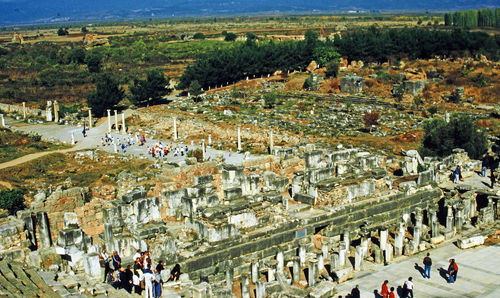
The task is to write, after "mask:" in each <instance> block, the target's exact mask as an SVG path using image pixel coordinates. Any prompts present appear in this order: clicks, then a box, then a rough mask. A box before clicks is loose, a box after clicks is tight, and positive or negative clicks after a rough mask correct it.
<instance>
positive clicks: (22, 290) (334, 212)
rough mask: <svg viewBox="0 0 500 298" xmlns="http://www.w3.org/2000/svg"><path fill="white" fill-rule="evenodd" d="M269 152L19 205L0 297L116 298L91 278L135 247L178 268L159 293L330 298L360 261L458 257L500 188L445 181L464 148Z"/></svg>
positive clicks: (467, 172) (1, 250)
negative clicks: (400, 154)
mask: <svg viewBox="0 0 500 298" xmlns="http://www.w3.org/2000/svg"><path fill="white" fill-rule="evenodd" d="M273 149H274V150H273V152H272V153H273V154H272V155H268V156H262V157H258V158H253V159H247V160H244V161H243V162H242V163H241V164H228V163H223V162H216V161H210V162H205V163H201V164H193V165H186V166H183V167H182V168H177V170H173V169H172V168H165V170H164V172H163V173H164V174H163V175H162V177H158V178H157V179H159V181H161V180H162V179H166V180H170V181H172V179H178V180H175V181H181V182H179V183H180V184H179V185H181V184H182V187H178V188H175V189H173V188H163V189H162V188H155V191H154V192H151V191H149V190H147V189H145V188H144V187H142V186H138V181H140V180H141V178H140V177H137V176H135V175H134V174H132V173H125V172H123V173H121V174H120V175H119V177H118V178H117V181H116V185H117V189H116V191H115V189H111V188H109V189H108V188H100V189H89V188H71V187H70V186H64V185H61V186H59V187H58V188H56V189H55V190H53V191H51V192H50V191H47V190H40V192H39V193H38V194H36V196H35V200H34V201H33V202H32V203H31V205H30V207H29V209H26V210H23V211H20V212H18V213H17V215H16V216H7V215H6V214H5V213H2V215H1V218H0V236H1V237H0V256H1V258H2V261H1V262H0V272H1V273H2V274H1V275H0V295H8V296H10V295H13V296H33V295H38V296H45V297H49V296H50V297H55V296H57V295H60V296H78V295H83V294H85V295H100V294H107V295H110V296H118V295H120V296H125V297H126V296H128V295H129V294H128V293H127V292H125V290H116V289H114V288H113V287H111V286H110V285H108V284H103V283H101V281H102V271H101V267H100V264H99V252H100V251H101V250H102V248H107V250H108V251H115V250H116V251H118V252H119V254H120V255H121V256H123V263H124V264H127V263H128V264H130V263H132V255H133V254H134V253H135V251H136V250H137V249H141V250H149V251H150V252H151V256H152V259H153V260H154V261H155V262H157V261H158V260H164V261H165V264H166V268H172V266H173V265H174V264H176V263H178V264H180V265H181V268H182V273H183V274H182V275H181V278H180V280H179V282H167V283H165V284H164V285H163V289H164V291H165V292H166V293H167V294H171V295H174V296H175V297H181V296H183V297H232V296H233V295H237V296H239V297H259V298H260V297H277V296H278V295H285V296H286V297H331V296H332V295H333V294H334V293H335V288H336V284H337V283H341V282H343V281H345V280H346V279H348V278H350V277H351V276H352V274H353V272H356V271H362V270H365V268H367V266H369V265H370V264H389V263H391V262H393V261H394V260H397V259H400V258H404V257H405V256H409V255H413V254H415V253H418V252H421V251H424V250H427V249H429V248H432V247H435V246H436V245H438V244H439V243H441V242H444V241H448V240H451V239H455V240H457V245H458V246H459V247H460V248H464V249H466V248H469V247H473V246H476V245H480V244H482V243H483V242H484V239H485V237H487V236H488V235H490V234H492V233H494V229H493V230H492V227H493V225H494V224H495V221H496V220H497V219H498V215H499V203H498V199H499V198H500V197H499V196H498V195H497V193H495V192H493V191H488V190H485V189H477V188H475V187H473V186H471V185H468V184H464V183H461V184H458V185H451V186H450V184H446V183H444V184H443V182H446V181H449V174H450V172H451V171H452V170H453V169H454V167H455V166H456V165H457V164H461V165H462V175H463V176H464V177H469V176H472V175H473V173H474V172H473V171H474V170H475V169H478V168H480V166H481V164H480V161H477V160H471V159H470V158H469V157H468V156H467V154H466V153H465V152H464V151H463V150H462V149H456V150H455V151H454V153H453V154H452V155H450V156H448V157H446V158H444V159H435V158H424V159H422V158H421V157H420V156H419V154H418V152H416V151H414V150H413V151H412V150H410V151H408V152H404V154H405V156H404V158H402V159H396V158H392V157H388V156H385V155H381V154H377V153H374V152H370V151H366V150H363V149H360V148H340V149H336V150H332V149H323V148H318V147H317V146H315V145H312V144H303V145H297V146H293V147H279V146H274V148H273ZM192 173H198V174H197V175H192ZM189 175H191V176H192V177H189ZM179 177H180V178H179ZM182 177H184V178H182ZM188 177H189V178H188ZM443 185H446V186H443ZM497 189H498V188H496V189H495V190H497ZM24 265H28V266H24ZM165 275H166V277H168V275H169V270H165ZM164 280H166V278H165V279H164ZM19 281H20V282H19ZM281 297H282V296H281Z"/></svg>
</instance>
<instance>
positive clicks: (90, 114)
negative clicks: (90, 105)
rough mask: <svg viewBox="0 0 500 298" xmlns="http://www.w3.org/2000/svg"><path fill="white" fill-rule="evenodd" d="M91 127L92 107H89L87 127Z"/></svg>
mask: <svg viewBox="0 0 500 298" xmlns="http://www.w3.org/2000/svg"><path fill="white" fill-rule="evenodd" d="M91 128H92V109H89V129H91Z"/></svg>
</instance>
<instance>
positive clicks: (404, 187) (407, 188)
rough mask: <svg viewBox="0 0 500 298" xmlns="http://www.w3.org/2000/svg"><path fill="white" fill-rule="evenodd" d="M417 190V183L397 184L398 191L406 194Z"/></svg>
mask: <svg viewBox="0 0 500 298" xmlns="http://www.w3.org/2000/svg"><path fill="white" fill-rule="evenodd" d="M416 188H417V183H416V182H415V181H406V182H401V183H400V184H399V191H401V192H404V193H406V194H411V193H414V192H415V190H416Z"/></svg>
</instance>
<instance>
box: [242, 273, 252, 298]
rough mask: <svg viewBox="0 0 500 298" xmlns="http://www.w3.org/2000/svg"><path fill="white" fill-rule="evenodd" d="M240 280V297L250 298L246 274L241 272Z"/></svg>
mask: <svg viewBox="0 0 500 298" xmlns="http://www.w3.org/2000/svg"><path fill="white" fill-rule="evenodd" d="M240 280H241V297H242V298H250V283H249V280H248V275H247V274H242V275H241V277H240Z"/></svg>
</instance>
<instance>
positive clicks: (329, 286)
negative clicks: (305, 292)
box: [309, 280, 336, 298]
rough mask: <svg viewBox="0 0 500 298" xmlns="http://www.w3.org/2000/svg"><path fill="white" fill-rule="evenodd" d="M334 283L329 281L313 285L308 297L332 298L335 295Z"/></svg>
mask: <svg viewBox="0 0 500 298" xmlns="http://www.w3.org/2000/svg"><path fill="white" fill-rule="evenodd" d="M335 292H336V291H335V283H333V282H331V281H326V280H325V281H322V282H320V283H319V284H317V285H315V286H314V287H313V289H312V291H311V293H310V294H309V297H314V298H327V297H333V294H335Z"/></svg>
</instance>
